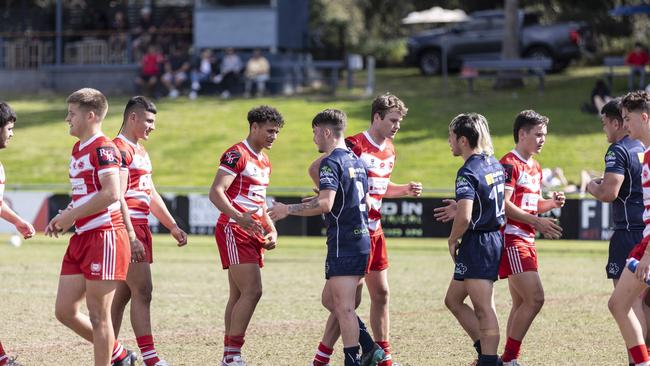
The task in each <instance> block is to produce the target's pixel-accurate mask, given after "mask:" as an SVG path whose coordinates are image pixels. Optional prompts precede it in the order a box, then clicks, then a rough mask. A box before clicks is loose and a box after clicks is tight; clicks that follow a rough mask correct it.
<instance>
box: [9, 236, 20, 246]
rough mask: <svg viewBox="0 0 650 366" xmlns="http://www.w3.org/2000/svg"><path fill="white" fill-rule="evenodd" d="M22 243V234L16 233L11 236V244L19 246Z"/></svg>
mask: <svg viewBox="0 0 650 366" xmlns="http://www.w3.org/2000/svg"><path fill="white" fill-rule="evenodd" d="M22 243H23V239H22V238H21V237H20V235H16V234H14V235H12V236H11V237H10V238H9V244H11V245H12V246H14V247H16V248H18V247H19V246H20V245H21V244H22Z"/></svg>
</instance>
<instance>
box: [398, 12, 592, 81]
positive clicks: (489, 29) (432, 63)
mask: <svg viewBox="0 0 650 366" xmlns="http://www.w3.org/2000/svg"><path fill="white" fill-rule="evenodd" d="M504 21H505V15H504V12H503V11H502V10H487V11H480V12H476V13H472V14H470V20H469V21H466V22H462V23H457V24H454V25H451V26H448V27H443V28H437V29H433V30H429V31H425V32H422V33H418V34H415V35H413V36H411V37H410V38H409V39H408V42H407V46H408V54H407V56H406V62H407V63H408V64H410V65H414V66H418V67H419V68H420V71H421V72H422V74H424V75H433V74H438V73H440V71H441V68H442V50H443V48H446V51H447V57H448V58H447V59H448V67H449V69H451V70H458V69H459V68H460V67H461V65H462V62H463V60H464V59H468V58H472V59H498V58H499V57H500V56H501V45H502V41H503V36H504ZM519 24H520V33H519V35H520V39H519V43H520V48H519V49H520V55H521V57H525V58H526V57H545V58H550V59H552V60H553V71H561V70H563V69H564V68H566V67H567V66H568V65H569V63H570V62H571V60H573V59H578V58H580V56H581V50H585V49H586V50H589V51H592V52H593V51H594V50H595V37H594V36H593V34H592V32H591V28H590V27H588V26H587V25H586V24H584V23H581V22H566V23H557V24H548V25H542V24H540V22H539V15H538V14H536V13H527V12H524V11H519Z"/></svg>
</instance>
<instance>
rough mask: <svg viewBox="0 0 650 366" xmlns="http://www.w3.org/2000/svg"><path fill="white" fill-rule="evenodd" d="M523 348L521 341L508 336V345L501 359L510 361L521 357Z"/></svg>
mask: <svg viewBox="0 0 650 366" xmlns="http://www.w3.org/2000/svg"><path fill="white" fill-rule="evenodd" d="M520 348H521V341H518V340H516V339H512V338H510V337H508V340H506V346H505V348H504V350H503V355H502V356H501V359H502V360H503V362H510V361H512V360H516V359H518V358H519V349H520Z"/></svg>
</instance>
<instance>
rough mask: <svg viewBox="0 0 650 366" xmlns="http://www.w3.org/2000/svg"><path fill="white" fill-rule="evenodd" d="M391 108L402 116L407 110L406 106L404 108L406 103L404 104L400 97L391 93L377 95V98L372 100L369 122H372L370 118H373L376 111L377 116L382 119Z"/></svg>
mask: <svg viewBox="0 0 650 366" xmlns="http://www.w3.org/2000/svg"><path fill="white" fill-rule="evenodd" d="M393 109H395V110H397V111H398V112H399V113H400V114H401V115H402V117H405V116H406V113H407V112H408V111H409V110H408V108H406V105H404V102H402V100H401V99H399V98H398V97H396V96H395V95H393V94H391V93H385V94H382V95H379V96H377V98H375V100H373V101H372V109H371V112H370V122H372V120H373V119H374V118H375V114H376V113H379V117H381V118H382V119H383V118H384V117H386V113H388V112H390V111H391V110H393Z"/></svg>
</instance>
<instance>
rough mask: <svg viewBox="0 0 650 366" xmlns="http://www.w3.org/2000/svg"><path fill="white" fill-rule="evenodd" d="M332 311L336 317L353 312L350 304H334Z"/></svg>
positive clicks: (342, 316)
mask: <svg viewBox="0 0 650 366" xmlns="http://www.w3.org/2000/svg"><path fill="white" fill-rule="evenodd" d="M334 312H335V313H336V316H337V317H338V318H344V317H346V316H350V315H353V314H354V307H353V306H352V305H351V304H336V305H334Z"/></svg>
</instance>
